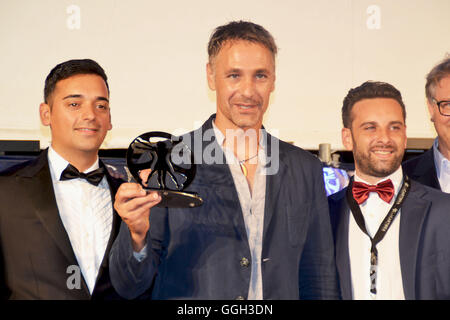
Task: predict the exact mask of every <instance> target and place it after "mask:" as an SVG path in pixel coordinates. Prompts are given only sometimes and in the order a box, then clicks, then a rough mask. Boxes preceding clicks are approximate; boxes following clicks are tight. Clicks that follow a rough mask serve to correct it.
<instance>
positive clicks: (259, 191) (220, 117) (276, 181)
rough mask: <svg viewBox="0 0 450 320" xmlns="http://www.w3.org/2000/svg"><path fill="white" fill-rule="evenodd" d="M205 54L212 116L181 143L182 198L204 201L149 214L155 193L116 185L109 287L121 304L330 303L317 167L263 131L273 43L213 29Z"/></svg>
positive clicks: (246, 31) (254, 31)
mask: <svg viewBox="0 0 450 320" xmlns="http://www.w3.org/2000/svg"><path fill="white" fill-rule="evenodd" d="M208 52H209V63H208V64H207V76H208V84H209V87H210V88H211V89H212V90H214V91H216V95H217V114H215V115H213V116H211V117H210V119H209V120H208V121H206V122H205V124H204V125H203V126H202V127H201V128H200V129H198V130H196V131H194V132H191V133H189V134H187V135H185V136H184V137H183V141H184V142H187V143H188V145H190V147H191V150H194V152H196V151H195V150H199V151H200V152H198V153H196V156H197V157H196V159H195V161H196V163H199V164H198V166H197V173H196V176H195V178H194V180H193V182H192V184H191V185H189V187H188V188H187V189H186V191H192V192H197V193H198V194H199V196H200V197H201V198H202V199H203V200H204V203H203V205H202V206H200V207H197V208H189V209H174V208H171V209H167V208H158V207H153V206H154V205H155V204H157V203H158V202H159V201H160V196H158V195H157V194H155V193H149V194H148V195H146V193H145V191H144V190H143V189H142V187H141V186H140V185H137V184H132V183H128V184H123V185H122V186H121V188H120V189H119V191H118V193H117V195H116V204H115V208H116V210H117V211H118V213H119V215H121V217H122V219H123V221H124V223H122V226H121V231H120V233H119V236H118V238H117V240H116V241H115V243H114V245H113V249H112V250H111V254H110V273H111V280H112V282H113V285H114V286H115V288H116V289H117V291H118V292H119V294H120V295H122V296H124V297H126V298H133V297H135V296H137V295H138V294H140V293H142V292H143V291H144V290H145V289H147V288H150V287H151V288H152V297H153V298H154V299H180V298H185V299H299V298H301V299H333V298H337V297H338V295H337V285H336V270H335V264H334V253H333V241H332V234H331V227H330V222H329V219H328V208H327V203H326V198H325V191H324V186H323V175H322V168H321V164H320V162H319V161H318V159H316V158H314V157H313V156H312V155H311V154H309V153H308V152H305V151H304V150H301V149H300V148H297V147H295V146H292V145H290V144H288V143H285V142H283V141H280V140H278V139H276V138H274V137H272V136H271V135H269V134H268V133H267V132H266V131H265V130H264V128H263V127H262V118H263V114H264V112H265V111H266V109H267V106H268V102H269V97H270V94H271V92H272V91H273V89H274V83H275V54H276V45H275V43H274V40H273V38H272V36H271V35H270V34H269V33H268V32H267V31H266V30H265V29H264V28H263V27H261V26H259V25H256V24H254V23H251V22H243V21H239V22H231V23H229V24H227V25H224V26H221V27H218V28H217V29H216V30H215V32H214V34H213V35H212V36H211V39H210V42H209V46H208ZM198 155H199V156H198ZM150 207H152V208H151V213H150V210H149V208H150Z"/></svg>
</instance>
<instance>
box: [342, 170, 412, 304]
mask: <svg viewBox="0 0 450 320" xmlns="http://www.w3.org/2000/svg"><path fill="white" fill-rule="evenodd" d="M387 179H391V180H392V183H393V184H394V191H395V194H394V197H393V198H392V200H391V202H390V203H386V202H385V201H383V200H381V199H380V197H379V196H378V194H377V193H375V192H370V193H369V198H368V199H367V200H366V201H365V202H364V203H362V204H361V205H360V208H361V212H362V215H363V217H364V221H365V224H366V229H367V232H368V233H369V234H370V236H371V237H372V238H373V237H374V236H375V234H376V233H377V231H378V228H379V227H380V225H381V223H382V222H383V220H384V218H385V217H386V215H387V214H388V212H389V209H390V208H391V207H392V205H393V203H394V201H395V198H396V196H397V194H398V191H399V188H400V187H401V185H402V181H403V172H402V169H401V167H400V168H398V169H397V171H395V172H394V173H392V174H391V175H390V176H388V177H385V178H383V179H381V180H380V181H378V183H379V182H382V181H385V180H387ZM355 181H360V182H364V183H367V182H366V181H364V180H362V179H361V178H359V177H358V176H357V175H356V174H355ZM367 184H370V183H367ZM400 215H401V209H400V211H399V212H398V213H397V215H396V217H395V218H394V220H393V222H392V224H391V226H390V227H389V229H388V230H387V232H386V234H385V236H384V238H383V239H382V240H381V241H380V242H379V243H378V244H377V246H376V247H377V250H378V268H377V278H376V288H377V294H372V293H371V292H370V287H371V281H370V248H371V241H370V239H369V237H368V236H367V235H366V234H365V233H364V232H363V231H362V230H361V229H360V228H359V226H358V225H357V223H356V221H355V219H354V217H353V214H352V213H351V212H350V217H349V219H350V221H349V238H348V243H349V255H350V271H351V280H352V291H353V292H352V293H353V299H355V300H404V299H405V296H404V291H403V281H402V273H401V267H400V251H399V232H400Z"/></svg>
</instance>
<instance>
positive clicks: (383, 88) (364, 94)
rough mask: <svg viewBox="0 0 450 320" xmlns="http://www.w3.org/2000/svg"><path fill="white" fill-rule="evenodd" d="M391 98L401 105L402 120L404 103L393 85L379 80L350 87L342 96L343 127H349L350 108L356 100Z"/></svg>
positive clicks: (404, 114)
mask: <svg viewBox="0 0 450 320" xmlns="http://www.w3.org/2000/svg"><path fill="white" fill-rule="evenodd" d="M374 98H391V99H394V100H396V101H397V102H398V103H399V104H400V106H401V107H402V112H403V120H406V109H405V104H404V103H403V100H402V95H401V93H400V91H398V90H397V89H396V88H395V87H394V86H393V85H391V84H389V83H386V82H380V81H366V82H364V83H363V84H362V85H360V86H359V87H356V88H353V89H350V91H349V92H348V93H347V96H346V97H345V98H344V103H343V105H342V122H343V124H344V128H351V126H352V121H353V119H352V118H351V112H352V108H353V106H354V105H355V103H357V102H358V101H361V100H363V99H374Z"/></svg>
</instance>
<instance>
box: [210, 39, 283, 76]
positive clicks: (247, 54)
mask: <svg viewBox="0 0 450 320" xmlns="http://www.w3.org/2000/svg"><path fill="white" fill-rule="evenodd" d="M212 64H213V65H214V66H216V67H217V68H221V67H233V68H242V69H246V68H254V69H261V68H264V69H270V70H272V69H274V68H275V59H274V56H273V54H272V52H271V51H270V50H269V49H268V48H267V47H265V46H264V45H262V44H260V43H257V42H250V41H246V40H228V41H226V42H225V43H224V44H223V45H222V47H221V48H220V50H219V52H218V53H217V55H216V57H214V58H213V60H212Z"/></svg>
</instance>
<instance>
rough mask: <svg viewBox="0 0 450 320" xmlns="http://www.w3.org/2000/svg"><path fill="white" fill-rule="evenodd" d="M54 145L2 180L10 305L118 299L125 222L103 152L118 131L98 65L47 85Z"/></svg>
mask: <svg viewBox="0 0 450 320" xmlns="http://www.w3.org/2000/svg"><path fill="white" fill-rule="evenodd" d="M39 112H40V118H41V122H42V124H43V125H45V126H50V128H51V146H50V147H49V148H48V149H46V150H44V151H43V152H41V154H40V155H39V156H38V157H37V158H36V159H35V160H33V161H31V162H27V163H25V164H22V165H19V166H18V167H15V168H12V169H9V170H8V171H7V172H4V173H2V176H1V177H0V203H1V206H0V269H1V270H0V272H1V278H0V283H1V285H2V288H1V289H2V290H1V295H2V297H3V298H7V299H117V298H119V296H118V295H117V293H116V292H115V290H114V288H113V287H112V285H111V282H110V280H109V271H108V255H109V250H110V247H111V245H112V243H113V240H114V239H115V237H116V235H117V233H118V226H120V223H119V222H120V218H119V217H118V215H117V214H116V213H115V212H114V211H113V207H112V197H114V194H115V191H116V189H117V188H118V181H116V180H115V179H114V178H112V177H111V176H109V174H108V172H107V170H106V168H105V165H104V164H103V163H102V161H100V160H99V158H98V149H99V148H100V145H101V144H102V142H103V140H104V138H105V136H106V133H107V132H108V131H109V130H110V129H111V128H112V125H111V115H110V108H109V87H108V82H107V77H106V74H105V72H104V70H103V68H102V67H101V66H100V65H98V63H97V62H95V61H93V60H90V59H84V60H70V61H66V62H63V63H61V64H58V65H57V66H56V67H54V68H53V69H52V70H51V72H50V73H49V75H48V76H47V78H46V80H45V89H44V102H43V103H41V105H40V108H39Z"/></svg>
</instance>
